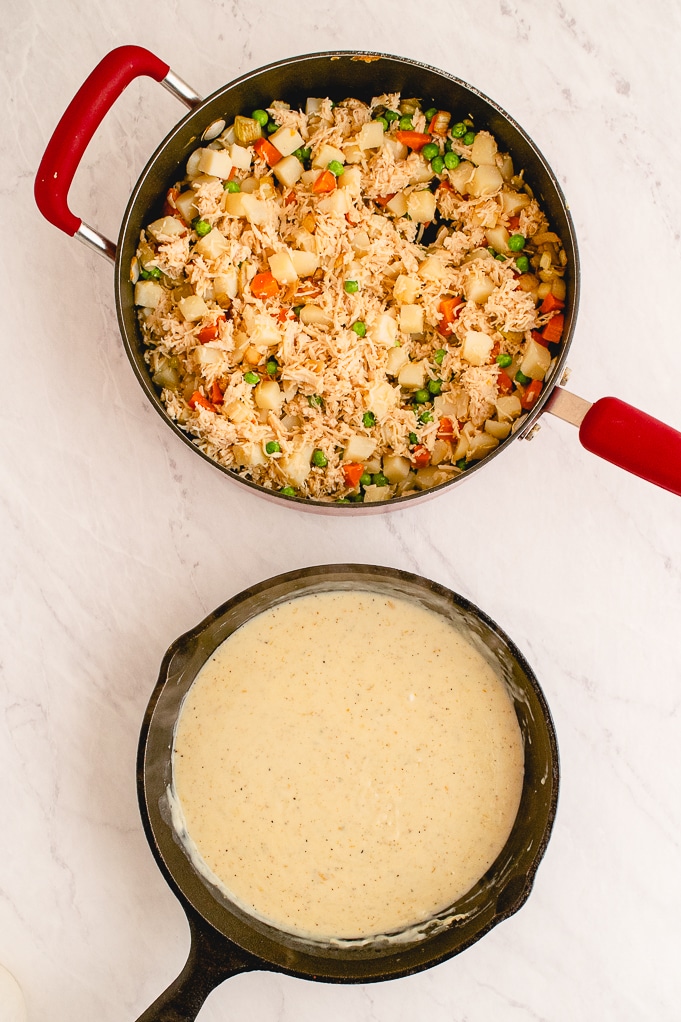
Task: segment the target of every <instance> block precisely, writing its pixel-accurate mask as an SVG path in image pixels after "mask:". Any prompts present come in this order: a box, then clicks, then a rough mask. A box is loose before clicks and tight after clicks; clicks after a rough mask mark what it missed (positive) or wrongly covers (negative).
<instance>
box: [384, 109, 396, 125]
mask: <svg viewBox="0 0 681 1022" xmlns="http://www.w3.org/2000/svg"><path fill="white" fill-rule="evenodd" d="M383 116H384V117H385V119H386V121H387V122H388V124H392V122H393V121H399V119H400V115H399V114H396V113H395V111H394V110H386V112H385V113H384V114H383Z"/></svg>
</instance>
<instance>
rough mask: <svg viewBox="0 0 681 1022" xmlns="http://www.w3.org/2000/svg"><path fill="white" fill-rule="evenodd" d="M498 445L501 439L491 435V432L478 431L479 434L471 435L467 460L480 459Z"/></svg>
mask: <svg viewBox="0 0 681 1022" xmlns="http://www.w3.org/2000/svg"><path fill="white" fill-rule="evenodd" d="M498 446H499V441H498V440H497V438H496V437H494V436H491V435H490V434H489V433H478V434H477V436H474V437H471V439H470V441H469V444H468V450H467V452H466V461H479V460H480V458H484V457H485V456H486V455H487V454H489V453H490V451H493V450H494V448H495V447H498Z"/></svg>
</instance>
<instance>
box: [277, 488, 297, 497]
mask: <svg viewBox="0 0 681 1022" xmlns="http://www.w3.org/2000/svg"><path fill="white" fill-rule="evenodd" d="M279 493H282V494H283V495H284V496H285V497H295V495H296V491H295V490H294V489H293V487H292V486H284V487H283V488H282V489H281V490H279Z"/></svg>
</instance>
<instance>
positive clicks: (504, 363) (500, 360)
mask: <svg viewBox="0 0 681 1022" xmlns="http://www.w3.org/2000/svg"><path fill="white" fill-rule="evenodd" d="M512 361H513V359H512V358H511V356H510V355H497V357H496V363H497V365H498V366H501V368H502V369H508V367H509V366H510V364H511V362H512Z"/></svg>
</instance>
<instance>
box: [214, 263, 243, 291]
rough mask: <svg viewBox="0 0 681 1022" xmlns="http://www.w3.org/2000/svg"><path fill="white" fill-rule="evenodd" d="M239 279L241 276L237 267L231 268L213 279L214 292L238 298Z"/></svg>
mask: <svg viewBox="0 0 681 1022" xmlns="http://www.w3.org/2000/svg"><path fill="white" fill-rule="evenodd" d="M238 279H239V275H238V272H237V268H236V266H229V267H228V268H227V269H226V270H225V271H224V272H223V273H218V274H217V275H216V276H215V277H214V278H213V291H214V292H215V294H216V295H227V297H228V298H236V296H237V291H238V288H237V282H238Z"/></svg>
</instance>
